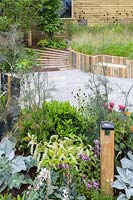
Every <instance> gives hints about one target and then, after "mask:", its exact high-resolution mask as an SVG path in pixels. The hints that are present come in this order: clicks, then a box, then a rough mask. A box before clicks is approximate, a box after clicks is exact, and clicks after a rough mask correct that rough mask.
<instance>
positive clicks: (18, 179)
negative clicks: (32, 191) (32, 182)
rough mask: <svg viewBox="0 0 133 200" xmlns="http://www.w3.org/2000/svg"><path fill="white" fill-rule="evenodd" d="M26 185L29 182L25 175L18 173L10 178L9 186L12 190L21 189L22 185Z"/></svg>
mask: <svg viewBox="0 0 133 200" xmlns="http://www.w3.org/2000/svg"><path fill="white" fill-rule="evenodd" d="M26 183H27V181H26V180H25V179H24V175H23V174H18V173H17V174H14V175H13V176H11V177H10V179H9V182H8V185H9V188H10V189H12V188H17V189H20V187H21V184H26Z"/></svg>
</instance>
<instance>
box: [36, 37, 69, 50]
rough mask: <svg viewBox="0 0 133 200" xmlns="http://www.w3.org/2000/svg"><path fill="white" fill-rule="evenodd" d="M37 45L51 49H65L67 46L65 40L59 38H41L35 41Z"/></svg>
mask: <svg viewBox="0 0 133 200" xmlns="http://www.w3.org/2000/svg"><path fill="white" fill-rule="evenodd" d="M37 45H38V46H41V47H43V48H44V47H48V48H53V49H66V48H67V42H66V41H65V40H61V39H56V38H52V39H42V40H40V41H39V42H38V43H37Z"/></svg>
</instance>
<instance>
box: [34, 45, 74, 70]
mask: <svg viewBox="0 0 133 200" xmlns="http://www.w3.org/2000/svg"><path fill="white" fill-rule="evenodd" d="M36 52H37V53H38V58H37V64H36V66H37V67H38V68H39V70H42V69H43V68H45V69H46V70H50V68H51V70H55V69H57V70H59V69H61V70H63V69H68V66H69V51H68V50H58V49H50V48H45V49H43V50H42V49H36ZM69 68H70V66H69ZM43 70H44V69H43Z"/></svg>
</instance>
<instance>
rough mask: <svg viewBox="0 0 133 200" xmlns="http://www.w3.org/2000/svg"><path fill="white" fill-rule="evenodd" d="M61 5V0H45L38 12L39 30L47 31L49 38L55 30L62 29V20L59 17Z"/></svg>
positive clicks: (59, 30) (60, 30)
mask: <svg viewBox="0 0 133 200" xmlns="http://www.w3.org/2000/svg"><path fill="white" fill-rule="evenodd" d="M61 7H62V1H61V0H55V1H52V0H47V1H45V2H44V4H43V8H42V11H41V12H40V13H39V15H40V27H41V30H42V31H43V32H45V33H47V34H48V36H49V38H51V37H53V34H54V33H55V32H62V31H63V21H62V19H61V18H60V10H61Z"/></svg>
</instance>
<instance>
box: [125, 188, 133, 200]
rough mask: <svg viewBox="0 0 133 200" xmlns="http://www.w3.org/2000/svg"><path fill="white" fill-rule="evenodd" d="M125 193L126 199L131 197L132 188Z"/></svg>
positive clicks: (132, 194) (132, 195)
mask: <svg viewBox="0 0 133 200" xmlns="http://www.w3.org/2000/svg"><path fill="white" fill-rule="evenodd" d="M125 192H126V196H127V198H128V199H130V198H131V197H133V188H130V189H126V190H125Z"/></svg>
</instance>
